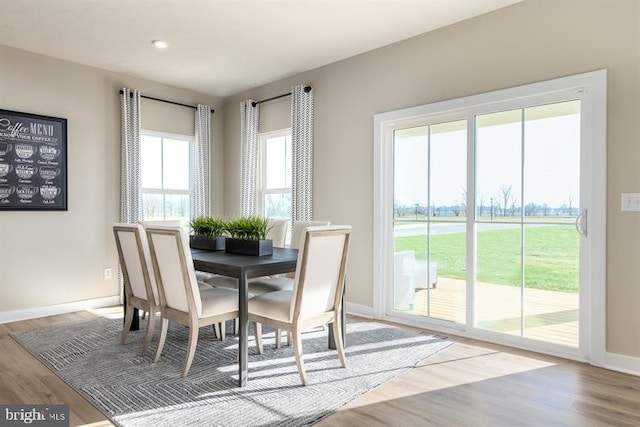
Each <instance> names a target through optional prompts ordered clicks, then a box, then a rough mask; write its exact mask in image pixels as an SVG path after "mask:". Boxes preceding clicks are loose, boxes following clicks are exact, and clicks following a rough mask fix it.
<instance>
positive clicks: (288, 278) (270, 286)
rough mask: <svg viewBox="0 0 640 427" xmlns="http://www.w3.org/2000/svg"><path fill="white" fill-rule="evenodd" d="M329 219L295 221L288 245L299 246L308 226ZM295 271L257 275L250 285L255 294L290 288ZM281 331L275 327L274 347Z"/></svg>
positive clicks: (315, 225)
mask: <svg viewBox="0 0 640 427" xmlns="http://www.w3.org/2000/svg"><path fill="white" fill-rule="evenodd" d="M330 224H331V222H329V221H321V220H318V221H296V222H295V223H294V224H293V230H292V232H291V244H290V245H289V246H290V247H291V248H292V249H299V248H300V239H301V238H302V235H303V234H304V231H305V230H306V229H307V228H308V227H317V226H327V225H330ZM294 276H295V273H286V274H282V275H279V276H277V277H258V278H256V279H254V280H253V281H252V282H251V284H250V285H249V286H250V289H251V286H253V289H254V290H256V294H263V293H267V292H276V291H282V290H291V289H293V278H294ZM281 335H282V333H281V331H280V330H279V329H276V335H275V336H276V348H280V345H281V341H280V337H281ZM287 345H291V334H287Z"/></svg>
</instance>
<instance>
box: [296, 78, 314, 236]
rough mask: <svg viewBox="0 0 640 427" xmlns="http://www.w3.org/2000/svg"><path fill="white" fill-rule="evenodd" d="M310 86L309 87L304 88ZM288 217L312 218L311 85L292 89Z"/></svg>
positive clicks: (297, 219)
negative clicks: (290, 173)
mask: <svg viewBox="0 0 640 427" xmlns="http://www.w3.org/2000/svg"><path fill="white" fill-rule="evenodd" d="M305 88H309V90H308V91H307V90H305ZM291 157H292V163H293V164H292V169H293V170H292V173H293V177H292V181H291V193H292V194H291V210H292V212H291V219H292V220H293V222H294V223H295V222H296V221H310V220H311V219H313V88H311V87H310V86H304V85H298V86H295V87H294V88H292V90H291Z"/></svg>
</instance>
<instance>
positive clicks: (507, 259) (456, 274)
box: [395, 225, 578, 292]
mask: <svg viewBox="0 0 640 427" xmlns="http://www.w3.org/2000/svg"><path fill="white" fill-rule="evenodd" d="M477 236H478V237H477V241H476V244H477V247H478V254H479V255H478V259H477V263H476V276H477V279H478V281H481V282H488V283H495V284H502V285H511V286H520V278H521V267H520V266H521V254H520V229H519V228H512V229H506V230H490V231H481V232H478V234H477ZM524 240H525V245H524V248H525V249H524V275H525V286H527V287H529V288H537V289H548V290H554V291H563V292H577V291H578V235H577V233H576V230H575V227H573V226H571V225H550V226H539V227H528V228H525V233H524ZM395 244H396V247H395V250H396V252H397V251H403V250H411V249H412V250H414V251H415V252H416V259H418V260H426V259H427V236H426V235H423V236H402V237H396V239H395ZM465 255H466V240H465V234H464V233H456V234H439V235H433V236H431V260H432V261H436V262H437V263H438V275H439V276H443V277H450V278H454V279H465V277H466V256H465Z"/></svg>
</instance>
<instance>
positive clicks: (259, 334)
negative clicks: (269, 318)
mask: <svg viewBox="0 0 640 427" xmlns="http://www.w3.org/2000/svg"><path fill="white" fill-rule="evenodd" d="M256 347H258V354H262V352H263V351H264V348H263V347H262V323H258V322H256Z"/></svg>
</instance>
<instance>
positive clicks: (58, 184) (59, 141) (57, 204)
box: [0, 110, 67, 210]
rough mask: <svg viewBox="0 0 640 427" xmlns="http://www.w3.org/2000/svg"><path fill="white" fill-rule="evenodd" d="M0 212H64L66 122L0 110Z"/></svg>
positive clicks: (65, 195) (65, 198)
mask: <svg viewBox="0 0 640 427" xmlns="http://www.w3.org/2000/svg"><path fill="white" fill-rule="evenodd" d="M0 210H67V119H60V118H56V117H47V116H40V115H36V114H28V113H19V112H17V111H8V110H0Z"/></svg>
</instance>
